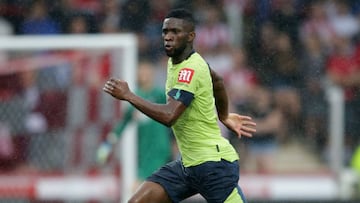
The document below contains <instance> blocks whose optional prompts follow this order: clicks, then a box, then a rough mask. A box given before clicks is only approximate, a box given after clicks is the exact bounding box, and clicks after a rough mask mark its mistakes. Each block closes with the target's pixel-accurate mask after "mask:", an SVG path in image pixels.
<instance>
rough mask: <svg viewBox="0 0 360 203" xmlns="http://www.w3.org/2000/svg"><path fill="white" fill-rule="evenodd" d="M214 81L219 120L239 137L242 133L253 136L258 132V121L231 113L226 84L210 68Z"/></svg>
mask: <svg viewBox="0 0 360 203" xmlns="http://www.w3.org/2000/svg"><path fill="white" fill-rule="evenodd" d="M210 73H211V79H212V83H213V94H214V98H215V106H216V111H217V113H218V117H219V120H220V121H221V122H222V123H223V124H224V125H225V126H226V127H227V128H229V129H230V130H232V131H234V132H235V133H236V134H237V135H238V137H241V136H242V135H244V136H247V137H252V133H255V132H256V129H255V126H256V123H255V122H253V121H252V119H251V117H249V116H242V115H239V114H236V113H229V100H228V96H227V92H226V88H225V85H224V81H223V79H222V77H221V76H219V75H218V74H217V73H216V72H215V71H214V70H212V69H211V68H210Z"/></svg>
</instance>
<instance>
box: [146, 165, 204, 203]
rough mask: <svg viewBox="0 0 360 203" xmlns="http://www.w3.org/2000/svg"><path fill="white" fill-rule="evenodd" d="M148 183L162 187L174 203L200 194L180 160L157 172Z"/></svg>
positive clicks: (148, 179)
mask: <svg viewBox="0 0 360 203" xmlns="http://www.w3.org/2000/svg"><path fill="white" fill-rule="evenodd" d="M147 181H149V182H154V183H157V184H159V185H161V186H162V187H163V188H164V190H165V191H166V193H167V195H168V196H169V198H170V199H171V201H172V202H180V201H182V200H184V199H186V198H188V197H191V196H193V195H194V194H196V193H198V192H197V191H196V190H195V188H194V187H192V186H191V184H189V182H188V176H187V174H186V173H185V172H184V167H183V165H182V163H181V161H180V160H175V161H172V162H170V163H168V164H166V165H165V166H163V167H161V168H160V169H159V170H157V171H155V172H154V173H153V174H152V175H151V176H150V177H149V178H147Z"/></svg>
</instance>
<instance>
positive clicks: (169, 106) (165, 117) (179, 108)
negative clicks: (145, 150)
mask: <svg viewBox="0 0 360 203" xmlns="http://www.w3.org/2000/svg"><path fill="white" fill-rule="evenodd" d="M103 90H104V91H105V92H106V93H108V94H110V95H111V96H113V97H115V98H117V99H119V100H125V101H128V102H129V103H131V104H132V105H133V106H134V107H135V108H136V109H138V110H139V111H141V112H142V113H144V114H146V115H147V116H149V117H150V118H152V119H154V120H156V121H158V122H160V123H162V124H164V125H166V126H168V127H170V126H172V125H173V124H174V123H175V121H176V120H177V119H178V118H179V116H180V115H181V114H182V113H183V112H184V111H185V109H186V106H185V105H184V104H183V103H182V102H181V101H177V100H175V99H173V98H172V97H168V101H167V103H166V104H155V103H152V102H149V101H147V100H145V99H143V98H141V97H139V96H137V95H135V94H134V93H133V92H132V91H130V89H129V86H128V84H127V83H126V82H125V81H121V80H117V79H110V80H109V81H107V82H106V84H105V86H104V88H103Z"/></svg>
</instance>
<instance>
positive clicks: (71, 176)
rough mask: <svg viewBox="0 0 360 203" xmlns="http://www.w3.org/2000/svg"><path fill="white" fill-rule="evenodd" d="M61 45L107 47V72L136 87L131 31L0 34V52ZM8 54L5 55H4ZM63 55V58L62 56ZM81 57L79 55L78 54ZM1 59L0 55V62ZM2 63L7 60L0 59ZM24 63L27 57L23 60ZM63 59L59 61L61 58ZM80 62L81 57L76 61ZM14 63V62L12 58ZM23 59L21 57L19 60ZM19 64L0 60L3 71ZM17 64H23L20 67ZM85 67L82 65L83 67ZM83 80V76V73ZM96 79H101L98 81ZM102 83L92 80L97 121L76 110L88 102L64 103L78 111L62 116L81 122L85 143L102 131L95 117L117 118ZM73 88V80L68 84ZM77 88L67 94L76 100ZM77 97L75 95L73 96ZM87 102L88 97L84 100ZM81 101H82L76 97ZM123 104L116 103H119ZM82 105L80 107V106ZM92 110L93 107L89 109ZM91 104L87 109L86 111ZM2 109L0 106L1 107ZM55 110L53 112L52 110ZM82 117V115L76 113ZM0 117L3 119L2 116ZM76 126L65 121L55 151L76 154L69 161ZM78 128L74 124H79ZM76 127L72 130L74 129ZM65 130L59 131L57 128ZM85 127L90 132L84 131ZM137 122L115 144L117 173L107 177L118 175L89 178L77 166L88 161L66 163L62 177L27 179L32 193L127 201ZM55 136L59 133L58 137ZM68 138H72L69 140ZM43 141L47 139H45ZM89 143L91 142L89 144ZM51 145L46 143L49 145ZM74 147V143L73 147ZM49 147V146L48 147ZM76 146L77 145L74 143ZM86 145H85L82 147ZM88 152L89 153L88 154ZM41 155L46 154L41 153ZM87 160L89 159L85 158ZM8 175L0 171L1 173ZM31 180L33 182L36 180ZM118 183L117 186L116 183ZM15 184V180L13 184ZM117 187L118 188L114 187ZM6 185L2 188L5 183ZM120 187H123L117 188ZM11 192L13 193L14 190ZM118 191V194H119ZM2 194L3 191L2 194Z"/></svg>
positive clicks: (69, 47)
mask: <svg viewBox="0 0 360 203" xmlns="http://www.w3.org/2000/svg"><path fill="white" fill-rule="evenodd" d="M53 50H55V51H62V50H86V51H88V50H95V51H96V50H106V51H108V52H109V53H111V54H110V55H111V57H110V58H111V59H110V62H111V63H112V65H111V68H110V71H109V73H108V74H109V76H111V77H116V78H121V79H124V80H126V81H127V82H128V84H129V87H130V88H131V89H135V88H136V70H137V40H136V37H135V36H134V35H133V34H107V35H51V36H50V35H47V36H38V35H37V36H28V35H27V36H4V37H1V38H0V52H1V53H2V52H3V53H11V52H42V51H53ZM5 60H6V57H5ZM61 60H65V61H66V58H63V59H61ZM86 60H87V61H90V62H88V63H90V64H91V60H92V58H91V57H88V58H87V59H86ZM29 61H32V62H34V61H36V63H35V62H34V63H35V64H41V63H45V65H46V63H47V62H45V61H46V60H45V59H44V60H42V59H41V58H40V59H37V60H35V59H31V60H29ZM79 61H80V60H79ZM1 63H3V62H2V61H0V64H1ZM4 63H5V64H6V62H4ZM23 63H28V62H27V61H26V60H25V61H23ZM59 63H62V62H59ZM76 63H80V62H76ZM15 64H16V63H15ZM17 64H21V63H17ZM18 68H19V67H18V66H16V65H12V66H7V65H1V66H0V73H1V72H3V74H5V73H7V72H16V71H18V70H17V69H18ZM20 69H21V68H20ZM85 70H87V69H86V67H85ZM79 77H85V80H91V78H90V79H89V78H86V77H87V76H79ZM83 80H84V79H83ZM97 84H99V83H97ZM100 84H104V82H103V81H100ZM102 88H103V86H96V87H95V88H94V89H95V90H96V93H97V94H96V95H97V97H99V99H98V100H99V101H98V102H97V104H96V105H97V106H98V107H97V108H98V109H100V110H99V111H98V114H99V116H98V117H99V118H98V120H101V121H99V122H98V121H91V122H90V124H89V125H85V124H84V122H82V121H81V118H82V117H83V116H82V115H78V114H82V112H81V111H79V112H74V111H77V110H79V109H81V108H86V107H87V108H91V106H86V105H81V104H80V105H79V104H77V105H76V106H71V105H72V104H71V102H70V103H68V105H67V108H69V109H68V110H67V111H68V112H69V114H70V115H74V116H76V118H70V117H69V115H68V116H67V119H66V122H67V123H69V122H70V123H71V122H72V123H80V124H81V125H82V126H83V127H82V128H81V129H80V130H78V131H81V132H83V133H84V135H82V136H83V137H81V139H82V140H83V141H84V143H87V142H88V141H86V139H87V138H88V139H90V140H91V139H93V140H94V139H96V138H95V137H96V136H97V135H95V132H99V131H101V128H102V127H103V126H100V124H99V123H101V124H102V123H106V124H107V125H108V127H109V126H111V125H112V124H114V122H116V120H115V119H119V118H116V116H117V115H116V114H115V111H114V110H113V109H114V108H116V107H115V106H116V105H120V104H121V102H116V101H115V99H113V98H111V96H109V95H107V94H101V93H98V91H101V92H102ZM69 89H71V86H70V88H69ZM79 89H81V91H79V92H84V89H86V88H84V87H81V88H79ZM72 95H75V94H69V95H67V98H68V100H69V101H74V100H77V99H78V98H81V97H82V96H81V95H84V94H78V95H77V96H76V97H72ZM75 102H76V101H75ZM87 102H91V101H87ZM80 103H81V102H80ZM123 106H124V105H123V104H122V105H121V106H120V107H118V108H120V109H121V108H123ZM79 107H80V108H79ZM90 110H91V109H90ZM90 110H89V109H87V110H86V112H87V113H88V111H90ZM0 114H1V112H0ZM54 116H55V115H54ZM79 118H80V119H79ZM0 121H1V120H0ZM72 129H75V127H73V126H72V127H66V128H65V129H64V131H66V132H64V136H63V138H61V139H64V143H65V144H64V146H63V147H61V148H63V151H62V152H59V153H63V154H61V155H59V156H63V159H65V161H66V160H67V159H72V160H75V161H73V163H75V162H76V160H77V159H75V158H72V157H70V158H68V157H69V155H67V153H68V152H69V153H70V151H69V149H70V148H71V147H69V146H70V145H74V146H78V144H79V143H74V142H77V141H76V139H74V140H75V141H69V140H66V139H67V138H69V137H70V135H69V134H71V133H72V132H73V131H72ZM77 129H78V128H77ZM69 132H70V133H69ZM74 132H75V130H74ZM61 133H63V132H61ZM87 133H88V134H87ZM135 134H136V128H135V125H130V126H129V127H128V128H127V130H126V131H125V133H124V136H122V138H121V139H122V140H121V142H120V145H119V148H118V149H119V150H117V151H118V152H119V153H120V157H117V158H118V159H119V160H118V161H117V162H118V164H119V163H120V165H121V167H120V171H121V175H120V179H117V180H111V179H109V177H116V176H107V177H105V178H101V177H100V176H101V175H97V176H91V177H90V178H82V174H81V169H83V168H84V167H86V166H85V165H86V164H79V167H77V168H75V170H74V171H71V169H67V168H66V167H65V169H64V170H67V171H66V172H65V177H62V179H61V178H58V177H55V178H54V177H52V179H49V178H43V179H41V178H37V179H36V180H35V181H30V182H31V184H32V185H29V186H28V187H29V188H30V189H29V190H30V191H31V192H30V196H32V197H30V198H35V199H43V200H51V198H57V199H63V200H64V201H72V200H75V201H87V200H94V199H95V200H98V201H102V200H106V199H107V198H109V196H110V197H117V198H118V199H119V200H120V201H121V202H126V201H127V200H128V199H129V197H130V195H131V193H132V190H133V184H134V183H135V181H136V174H137V165H136V163H137V154H136V153H137V150H136V136H134V135H135ZM56 139H58V138H56ZM69 143H70V144H69ZM80 144H81V145H82V143H80ZM45 146H46V145H45ZM91 146H92V148H90V147H91ZM91 146H86V147H84V148H85V149H84V150H83V151H82V152H81V153H80V154H81V155H82V156H84V154H85V155H86V158H84V160H85V161H82V162H83V163H87V162H86V160H91V159H93V157H92V156H93V151H92V150H94V149H93V147H94V146H96V145H95V144H92V145H91ZM49 147H50V146H49ZM75 148H76V147H75ZM47 150H49V149H47ZM77 150H78V149H77ZM86 150H87V151H86ZM87 152H88V154H87ZM40 153H43V154H45V153H48V152H40ZM43 160H44V159H43ZM89 162H91V161H89ZM2 178H6V177H3V176H2V175H1V174H0V179H2ZM34 184H35V185H34ZM118 185H119V187H118ZM2 187H6V186H4V185H3V184H0V190H2ZM14 187H16V186H14ZM114 189H115V190H119V191H114ZM5 190H6V189H5ZM120 190H121V191H120ZM13 196H16V194H14V195H13ZM119 196H120V197H119ZM0 198H1V197H0Z"/></svg>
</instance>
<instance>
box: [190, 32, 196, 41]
mask: <svg viewBox="0 0 360 203" xmlns="http://www.w3.org/2000/svg"><path fill="white" fill-rule="evenodd" d="M195 37H196V33H195V32H194V31H192V32H190V33H189V36H188V42H190V43H191V42H193V41H194V40H195Z"/></svg>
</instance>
